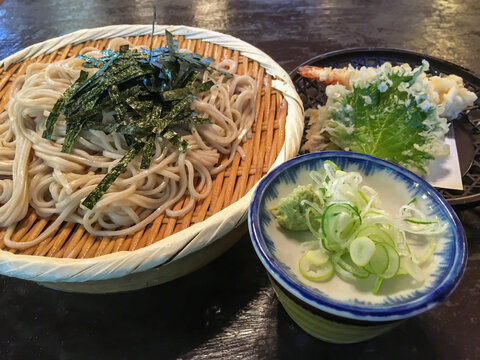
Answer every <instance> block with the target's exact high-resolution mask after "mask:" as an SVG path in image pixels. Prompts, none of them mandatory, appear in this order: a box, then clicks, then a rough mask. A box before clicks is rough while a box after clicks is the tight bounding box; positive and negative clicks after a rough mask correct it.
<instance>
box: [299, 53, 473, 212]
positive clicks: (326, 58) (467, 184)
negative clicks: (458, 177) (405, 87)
mask: <svg viewBox="0 0 480 360" xmlns="http://www.w3.org/2000/svg"><path fill="white" fill-rule="evenodd" d="M422 59H425V60H427V61H428V62H429V63H430V70H429V73H431V74H433V75H441V74H444V75H449V74H454V75H458V76H460V77H462V78H463V81H464V84H465V87H467V88H468V89H469V90H470V91H473V92H474V93H475V94H476V95H477V97H478V98H480V77H479V76H478V75H476V74H475V73H473V72H472V71H470V70H467V69H465V68H463V67H461V66H458V65H455V64H453V63H451V62H448V61H445V60H442V59H438V58H435V57H431V56H427V55H422V54H419V53H416V52H412V51H408V50H399V49H383V48H382V49H379V48H373V49H370V48H361V49H346V50H340V51H334V52H329V53H326V54H322V55H319V56H316V57H314V58H312V59H310V60H308V61H306V62H304V63H303V64H301V65H299V66H298V67H297V68H296V69H295V70H293V71H292V72H291V73H290V77H291V78H292V80H293V83H294V85H295V88H296V89H297V92H298V94H299V95H300V98H301V99H302V101H303V106H304V108H305V109H308V108H315V107H317V106H318V105H324V104H325V103H326V101H327V97H326V95H325V85H324V84H321V83H320V82H318V81H315V80H313V79H307V78H304V77H302V76H300V75H298V74H297V69H298V68H299V67H300V66H305V65H310V66H319V67H325V66H332V67H338V68H340V67H345V66H347V65H348V64H352V66H354V67H360V66H379V65H381V64H383V63H384V62H386V61H389V62H390V63H392V65H399V64H403V63H408V64H410V66H412V67H414V66H418V65H420V64H421V62H422ZM478 98H477V100H476V101H475V104H474V105H473V106H471V107H469V108H468V109H466V110H465V111H463V112H462V113H461V114H460V115H459V116H458V118H457V119H455V120H454V122H453V124H454V125H453V126H454V131H455V138H456V143H457V151H458V156H459V161H460V169H461V171H462V175H463V176H462V181H463V190H451V189H440V188H437V190H438V191H439V192H440V193H441V194H442V196H443V197H445V199H446V200H447V201H448V202H449V203H450V205H452V206H455V207H470V206H476V205H480V100H479V99H478Z"/></svg>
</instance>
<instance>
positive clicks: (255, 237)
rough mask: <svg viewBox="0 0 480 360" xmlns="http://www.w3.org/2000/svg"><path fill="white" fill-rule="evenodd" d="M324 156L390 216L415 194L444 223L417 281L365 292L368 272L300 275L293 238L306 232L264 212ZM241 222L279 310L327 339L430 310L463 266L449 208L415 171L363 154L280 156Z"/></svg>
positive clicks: (459, 231)
mask: <svg viewBox="0 0 480 360" xmlns="http://www.w3.org/2000/svg"><path fill="white" fill-rule="evenodd" d="M325 160H331V161H333V162H334V163H336V164H337V165H338V166H339V167H340V168H341V169H342V170H345V171H358V172H359V173H360V174H361V175H362V176H363V178H364V182H363V184H366V185H369V186H371V187H373V188H374V189H375V190H377V191H378V193H379V198H380V200H381V204H380V206H381V207H382V208H384V209H385V210H387V211H389V212H390V213H391V214H393V213H394V212H395V211H396V210H397V209H399V208H400V206H401V205H404V204H406V203H408V201H409V200H410V199H412V198H413V197H416V198H417V199H418V201H417V202H418V204H419V206H420V207H421V208H423V210H424V211H425V212H426V213H427V214H428V215H435V216H437V217H438V218H439V220H441V221H442V222H444V223H445V224H446V229H445V231H444V232H443V233H442V234H441V235H439V236H438V238H437V240H438V243H437V247H436V250H435V253H434V255H433V259H432V260H431V261H430V263H429V264H428V266H427V267H426V269H425V271H426V280H425V282H423V283H420V282H416V281H414V280H413V278H411V277H410V276H407V275H405V276H400V277H398V278H395V279H389V280H388V281H384V282H383V283H382V286H381V287H380V290H379V292H378V294H373V293H372V288H373V282H374V280H375V279H373V277H371V278H369V279H366V280H358V281H354V282H348V281H345V280H343V279H341V278H340V277H338V276H337V275H334V276H333V277H332V278H330V279H329V280H328V281H325V282H312V281H309V280H307V279H305V278H304V277H303V276H301V275H300V272H299V270H298V259H299V258H300V256H301V252H302V248H301V247H300V243H301V242H302V240H306V239H309V238H310V239H313V236H312V235H310V233H309V232H292V231H287V230H284V229H282V228H281V227H280V226H279V225H278V224H277V222H276V221H275V220H274V219H273V217H272V216H271V214H270V212H269V211H268V209H269V208H271V207H273V206H274V205H276V203H277V202H278V200H279V199H280V198H283V197H286V196H287V195H288V194H289V193H290V192H291V191H292V190H293V189H294V188H295V187H296V186H297V185H307V184H309V183H312V180H311V178H310V176H309V172H310V171H312V170H320V169H322V168H323V167H322V164H323V162H324V161H325ZM248 221H249V231H250V235H251V238H252V242H253V246H254V248H255V251H256V252H257V255H258V256H259V258H260V260H261V262H262V263H263V265H264V266H265V268H266V269H267V271H268V274H269V276H270V279H271V281H272V284H273V287H274V289H275V291H276V293H277V295H278V297H279V300H280V301H281V303H282V305H283V306H284V308H285V309H286V311H287V312H288V313H289V315H290V316H291V317H292V318H293V320H294V321H296V322H297V323H298V324H299V325H300V326H301V327H302V328H303V329H304V330H306V331H307V332H308V333H310V334H311V335H313V336H315V337H317V338H320V339H323V340H326V341H329V342H335V343H348V342H358V341H362V340H366V339H369V338H372V337H374V336H376V335H379V334H381V333H383V332H385V331H387V330H389V329H391V328H392V327H394V326H396V325H397V324H398V323H399V322H400V321H401V320H403V319H406V318H409V317H412V316H415V315H417V314H420V313H422V312H424V311H427V310H429V309H431V308H433V307H434V306H436V305H438V304H440V303H441V302H442V301H443V300H444V299H445V298H446V297H447V296H448V295H449V294H451V293H452V292H453V290H454V289H455V287H456V286H457V284H458V282H459V281H460V279H461V277H462V275H463V272H464V270H465V265H466V255H467V248H466V239H465V235H464V232H463V228H462V226H461V224H460V221H459V220H458V218H457V216H456V214H455V212H454V211H453V210H452V208H451V207H450V205H448V203H447V202H446V201H445V200H444V199H443V197H442V196H441V195H440V194H439V193H438V192H437V191H436V190H435V189H434V188H433V187H431V186H430V185H429V184H428V183H426V182H425V181H424V180H422V179H421V178H420V177H418V176H417V175H415V174H413V173H412V172H410V171H408V170H405V169H404V168H402V167H400V166H398V165H395V164H392V163H390V162H388V161H385V160H381V159H379V158H376V157H373V156H370V155H365V154H358V153H353V152H343V151H324V152H318V153H311V154H306V155H302V156H298V157H296V158H293V159H291V160H288V161H286V162H285V163H283V164H281V165H280V166H278V167H277V168H275V169H274V170H273V171H271V172H270V173H269V174H267V175H266V177H265V178H264V179H262V181H261V182H260V183H259V184H258V186H257V188H256V190H255V193H254V195H253V198H252V201H251V204H250V210H249V217H248Z"/></svg>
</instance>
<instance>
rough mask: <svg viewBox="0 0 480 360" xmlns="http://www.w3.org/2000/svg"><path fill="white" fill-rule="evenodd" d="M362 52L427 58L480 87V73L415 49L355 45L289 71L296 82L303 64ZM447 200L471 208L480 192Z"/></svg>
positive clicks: (478, 202)
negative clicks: (298, 71)
mask: <svg viewBox="0 0 480 360" xmlns="http://www.w3.org/2000/svg"><path fill="white" fill-rule="evenodd" d="M362 54H363V55H371V56H382V55H384V56H386V57H392V56H395V55H397V56H398V55H400V56H405V57H411V58H412V57H413V58H417V59H418V60H422V59H425V60H427V61H428V62H429V63H430V64H431V65H433V66H434V67H441V68H451V69H452V72H455V74H456V75H458V76H461V77H462V78H463V79H465V80H467V81H469V82H470V83H473V84H475V85H477V86H479V87H480V75H479V74H477V73H475V72H474V71H472V70H470V69H468V68H466V67H464V66H462V65H458V64H455V63H453V62H451V61H448V60H444V59H441V58H438V57H435V56H431V55H426V54H422V53H420V52H416V51H413V50H406V49H401V48H390V47H354V48H346V49H341V50H333V51H329V52H326V53H322V54H319V55H316V56H314V57H312V58H310V59H308V60H306V61H304V62H302V63H301V64H300V65H298V66H296V67H295V68H294V69H293V70H292V71H290V72H289V76H290V79H291V80H292V82H294V81H295V79H296V78H299V77H300V75H299V74H297V70H298V69H299V68H300V67H301V66H306V65H311V64H312V63H314V62H318V61H322V60H333V59H334V58H335V57H339V58H340V57H342V56H361V55H362ZM446 200H447V202H448V203H449V204H450V205H451V206H454V207H455V208H458V209H461V208H470V207H473V206H477V205H480V194H470V195H464V196H459V197H456V198H449V199H446Z"/></svg>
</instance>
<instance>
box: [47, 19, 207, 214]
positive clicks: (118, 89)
mask: <svg viewBox="0 0 480 360" xmlns="http://www.w3.org/2000/svg"><path fill="white" fill-rule="evenodd" d="M154 20H155V18H154ZM153 24H154V22H153ZM152 31H154V29H152ZM165 36H166V38H167V47H161V48H157V49H152V48H151V46H150V50H145V49H142V51H141V52H137V51H136V50H132V49H129V48H128V46H121V47H120V49H119V51H118V52H116V51H113V50H110V49H105V50H103V51H102V57H100V58H94V57H92V56H87V55H79V56H78V57H79V58H81V59H83V60H84V61H85V62H84V64H83V66H84V67H86V68H98V70H97V72H95V74H93V75H92V76H91V77H90V78H88V73H87V72H85V71H82V72H81V73H80V77H79V78H78V79H77V81H76V82H75V83H74V84H73V85H72V86H71V87H70V88H69V89H68V90H67V91H65V93H64V94H63V95H62V96H61V97H60V98H59V100H58V101H57V103H56V104H55V106H54V107H53V109H52V112H51V113H50V116H49V117H48V119H47V122H46V130H45V131H44V133H43V137H44V138H47V139H50V138H51V134H52V132H53V129H54V126H55V123H56V121H57V119H58V117H59V115H60V114H63V115H64V116H65V122H66V135H65V139H64V142H63V146H62V151H63V152H71V151H72V149H73V146H74V144H75V142H76V140H77V139H78V137H79V136H82V130H98V131H103V132H104V133H105V134H111V133H119V134H122V135H123V137H124V138H125V141H126V143H127V145H128V147H129V150H128V152H127V153H126V154H125V156H124V157H123V158H122V159H121V160H120V161H119V163H118V164H117V165H116V166H115V167H114V168H113V169H112V170H111V171H110V172H109V173H108V174H106V175H105V177H104V178H103V180H102V181H101V182H100V183H99V184H98V186H97V187H96V188H95V190H94V191H92V192H91V193H90V195H89V196H88V197H87V198H86V199H85V200H84V202H83V204H84V205H85V206H86V207H87V208H89V209H92V208H93V206H95V203H96V202H97V201H98V200H99V199H100V198H101V197H102V195H103V194H104V193H105V192H106V191H107V190H108V188H109V187H110V185H111V184H112V183H113V182H114V181H115V179H116V178H117V177H118V176H119V175H120V174H121V173H122V172H123V171H124V170H125V168H126V166H127V165H128V163H129V162H130V161H131V160H132V159H133V158H134V157H135V156H136V155H137V154H139V153H140V152H142V159H141V164H140V167H141V168H142V169H146V168H148V167H149V166H150V162H151V158H152V156H153V153H154V150H155V142H156V141H157V139H158V137H161V138H163V139H165V140H167V141H169V142H170V144H171V145H172V146H173V147H175V148H176V149H178V150H180V151H183V152H185V151H186V150H187V149H188V143H187V142H186V141H185V140H184V139H182V136H181V135H180V133H178V132H177V131H181V133H182V134H183V133H185V131H189V130H191V129H192V128H193V126H194V125H195V124H203V123H207V122H209V119H207V118H202V117H200V116H199V115H198V114H196V113H195V112H194V111H193V110H192V102H193V101H194V99H195V95H197V94H199V93H201V92H204V91H209V90H210V88H211V87H212V86H213V82H211V81H208V82H206V83H201V82H199V75H200V74H201V72H203V71H205V70H207V69H211V67H210V66H211V63H212V59H210V58H209V59H203V58H202V57H201V56H200V55H198V54H187V53H182V52H178V49H177V46H178V44H177V41H176V40H174V38H173V35H172V34H171V33H170V32H168V31H165ZM152 39H153V34H152ZM109 111H112V113H113V120H109V122H108V123H107V122H104V121H105V120H104V116H103V114H104V112H109Z"/></svg>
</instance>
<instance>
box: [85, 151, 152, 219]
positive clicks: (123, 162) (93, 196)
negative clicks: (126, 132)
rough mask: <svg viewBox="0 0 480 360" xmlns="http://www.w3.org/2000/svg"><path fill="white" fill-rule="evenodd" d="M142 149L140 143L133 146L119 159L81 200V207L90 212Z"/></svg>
mask: <svg viewBox="0 0 480 360" xmlns="http://www.w3.org/2000/svg"><path fill="white" fill-rule="evenodd" d="M142 147H143V144H142V143H136V144H134V145H133V146H132V147H131V148H130V149H129V150H128V152H127V153H126V154H125V155H124V156H123V157H122V158H121V159H120V161H119V162H118V164H117V165H115V166H114V167H113V169H112V170H110V172H109V173H108V174H107V175H105V177H104V178H103V179H102V181H100V183H99V184H98V185H97V186H96V187H95V189H93V191H92V192H91V193H90V194H89V195H88V196H87V197H86V198H85V200H83V202H82V205H84V206H85V207H87V208H88V209H90V210H92V209H93V207H94V206H95V204H96V203H97V201H98V200H100V198H101V197H102V196H103V194H105V193H106V192H107V190H108V188H109V187H110V185H112V184H113V182H114V181H115V180H116V179H117V177H118V176H119V175H120V174H121V173H123V172H124V171H125V169H126V168H127V165H128V164H129V163H130V161H132V160H133V159H134V158H135V156H137V154H138V153H139V152H140V150H141V149H142Z"/></svg>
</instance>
